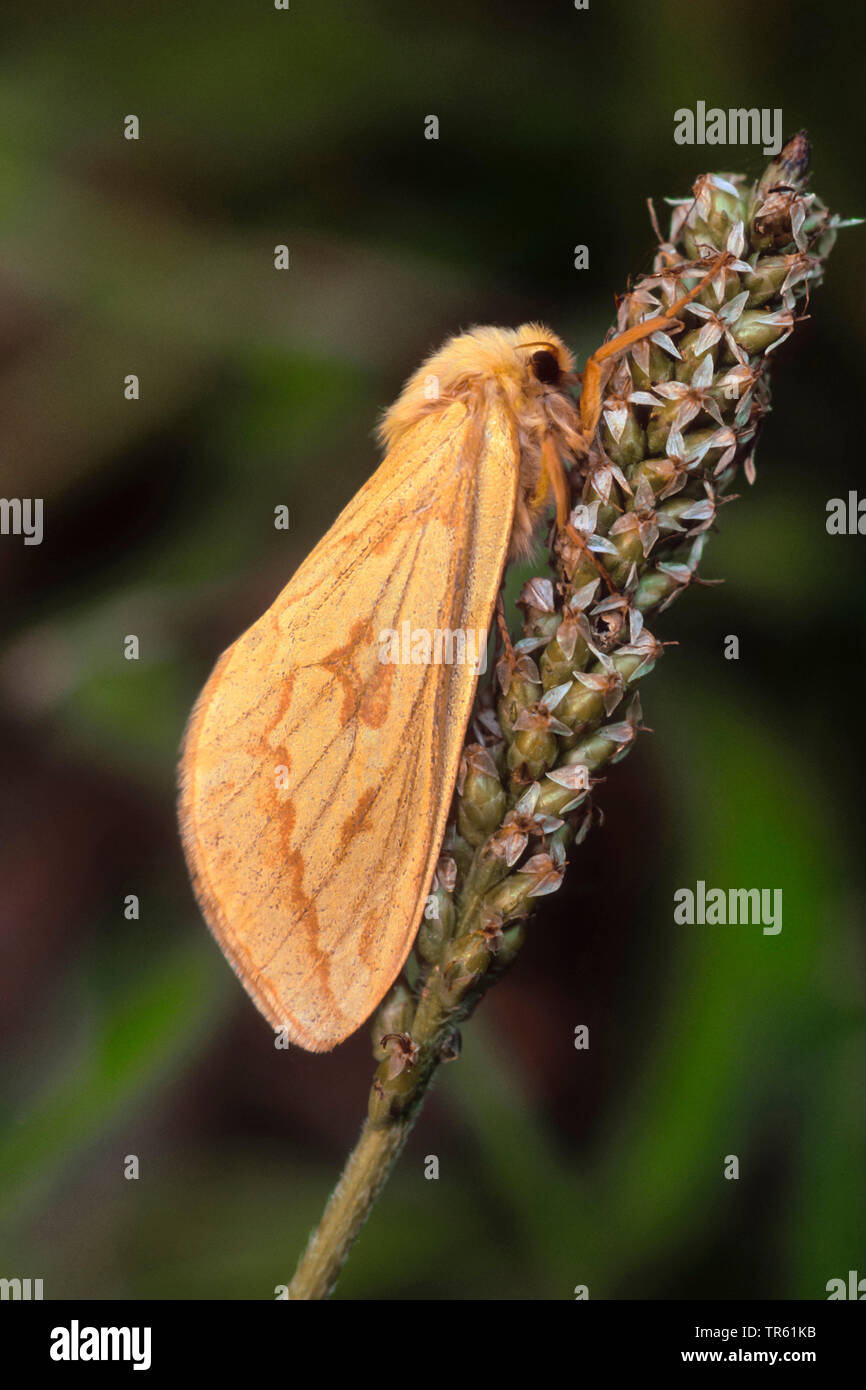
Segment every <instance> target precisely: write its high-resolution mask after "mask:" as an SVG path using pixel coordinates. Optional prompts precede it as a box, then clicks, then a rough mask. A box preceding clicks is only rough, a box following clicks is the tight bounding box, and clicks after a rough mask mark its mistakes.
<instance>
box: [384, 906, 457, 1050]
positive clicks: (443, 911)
mask: <svg viewBox="0 0 866 1390" xmlns="http://www.w3.org/2000/svg"><path fill="white" fill-rule="evenodd" d="M454 919H455V912H454V903H453V901H452V899H451V897H450V896H449V895H448V894H447V893H446V892H445V890H444V889H443V888H437V890H436V892H435V893H432V894H431V895H430V898H429V900H428V902H427V906H426V907H425V909H424V916H423V917H422V918H421V925H420V927H419V928H418V935H417V937H416V938H415V952H416V954H417V955H418V956H420V958H421V960H424V961H426V962H427V963H428V965H436V964H437V962H438V961H440V960H441V959H442V947H443V946H444V944H445V942H446V941H447V940H448V939H449V937H450V936H451V933H452V931H453V930H454ZM387 1031H389V1032H394V1033H398V1032H400V1031H401V1030H400V1029H399V1028H393V1029H388V1030H387Z"/></svg>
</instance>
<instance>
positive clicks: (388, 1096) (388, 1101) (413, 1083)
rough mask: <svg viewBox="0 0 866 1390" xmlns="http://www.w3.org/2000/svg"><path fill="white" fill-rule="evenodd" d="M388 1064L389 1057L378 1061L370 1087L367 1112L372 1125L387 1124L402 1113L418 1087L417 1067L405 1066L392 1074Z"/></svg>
mask: <svg viewBox="0 0 866 1390" xmlns="http://www.w3.org/2000/svg"><path fill="white" fill-rule="evenodd" d="M390 1066H391V1059H390V1057H389V1058H386V1060H385V1061H384V1062H380V1063H379V1065H378V1067H377V1068H376V1072H375V1075H374V1077H373V1085H372V1086H371V1088H370V1099H369V1101H368V1104H367V1113H368V1115H369V1116H370V1119H371V1121H372V1122H373V1124H374V1125H382V1124H387V1123H388V1121H389V1120H396V1119H397V1118H398V1117H399V1116H400V1115H402V1114H403V1113H404V1111H405V1110H406V1108H407V1106H408V1105H409V1103H410V1101H411V1100H412V1097H413V1095H414V1094H415V1091H416V1090H417V1087H418V1073H417V1068H414V1067H411V1068H410V1067H407V1068H405V1070H403V1071H401V1072H399V1073H398V1074H397V1075H396V1076H392V1075H390V1074H389V1068H390Z"/></svg>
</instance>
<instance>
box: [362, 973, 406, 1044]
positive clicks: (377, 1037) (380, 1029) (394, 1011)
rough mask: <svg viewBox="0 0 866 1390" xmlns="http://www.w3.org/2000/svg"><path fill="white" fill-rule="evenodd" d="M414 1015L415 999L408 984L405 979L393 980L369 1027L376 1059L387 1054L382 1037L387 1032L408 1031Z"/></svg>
mask: <svg viewBox="0 0 866 1390" xmlns="http://www.w3.org/2000/svg"><path fill="white" fill-rule="evenodd" d="M414 1016H415V1001H414V999H413V998H412V992H411V990H410V989H409V986H408V985H407V984H406V982H405V980H399V979H398V980H395V981H394V984H393V985H392V986H391V988H390V989H389V991H388V993H387V994H386V995H385V998H384V999H383V1000H382V1003H381V1004H380V1005H379V1007H378V1009H377V1010H376V1013H375V1015H374V1016H373V1022H372V1025H371V1028H370V1033H371V1036H372V1039H373V1056H374V1057H375V1058H376V1059H377V1060H378V1061H382V1059H383V1058H385V1057H387V1056H388V1050H387V1048H384V1047H383V1046H382V1038H384V1037H385V1036H386V1035H387V1034H389V1033H408V1032H409V1030H410V1028H411V1026H412V1019H413V1018H414Z"/></svg>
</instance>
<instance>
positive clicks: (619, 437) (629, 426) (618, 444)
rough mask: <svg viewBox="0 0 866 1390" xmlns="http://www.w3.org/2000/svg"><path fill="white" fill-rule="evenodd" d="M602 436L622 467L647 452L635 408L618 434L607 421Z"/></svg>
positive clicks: (638, 460) (604, 442)
mask: <svg viewBox="0 0 866 1390" xmlns="http://www.w3.org/2000/svg"><path fill="white" fill-rule="evenodd" d="M601 436H602V443H603V445H604V451H605V453H606V454H607V456H608V458H611V459H613V461H614V463H618V464H619V466H620V468H629V467H631V465H632V464H634V463H639V462H640V460H641V459H642V458H643V456H644V454H645V453H646V436H645V434H644V431H643V429H642V428H641V426H640V424H639V423H638V420H637V417H636V415H635V412H634V410H633V409H630V410H629V411H628V412H627V416H626V419H625V423H624V424H623V426H622V429H621V431H620V432H619V433H618V434H615V433H614V431H613V430H612V429H611V427H610V425H609V424H608V423H607V421H605V422H604V424H603V425H602V431H601ZM602 521H603V519H602Z"/></svg>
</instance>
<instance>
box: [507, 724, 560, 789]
mask: <svg viewBox="0 0 866 1390" xmlns="http://www.w3.org/2000/svg"><path fill="white" fill-rule="evenodd" d="M559 717H560V715H559V710H558V709H557V718H559ZM565 722H567V721H565V720H563V723H565ZM556 750H557V742H556V735H555V734H550V733H545V732H544V730H542V729H519V730H518V731H517V732H516V733H515V735H514V742H513V743H512V744H511V746H510V748H509V749H508V766H509V768H510V769H511V771H512V772H516V771H517V770H518V769H519V768H521V767H525V768H526V772H527V774H528V776H529V779H530V781H533V782H535V781H536V780H537V779H538V778H539V777H540V776H541V774H542V772H543V771H544V769H545V768H547V767H550V766H551V764H552V763H553V762H554V761H555V759H556Z"/></svg>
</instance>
